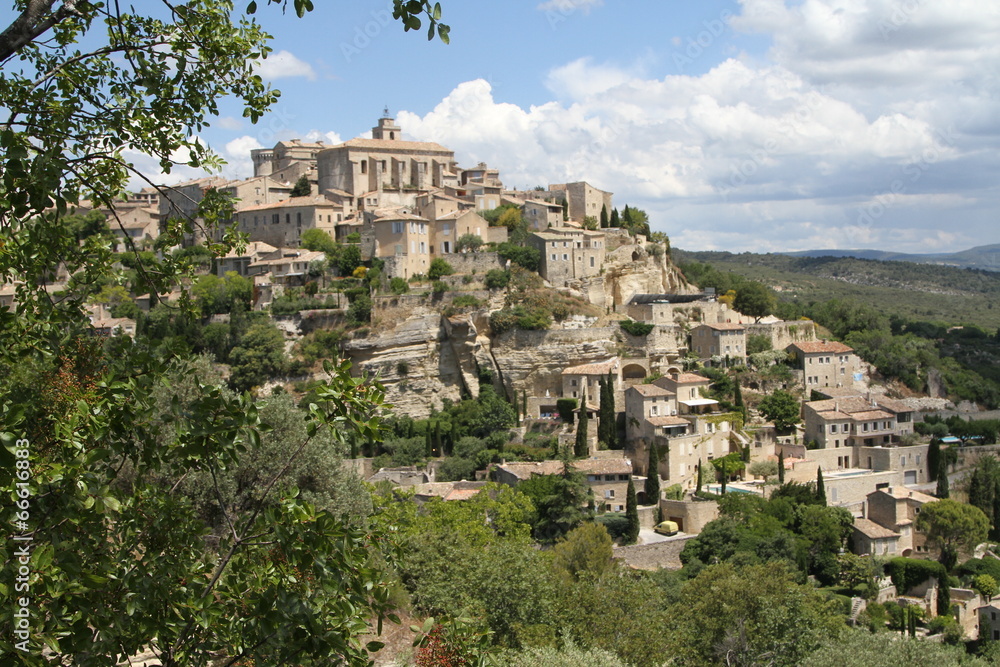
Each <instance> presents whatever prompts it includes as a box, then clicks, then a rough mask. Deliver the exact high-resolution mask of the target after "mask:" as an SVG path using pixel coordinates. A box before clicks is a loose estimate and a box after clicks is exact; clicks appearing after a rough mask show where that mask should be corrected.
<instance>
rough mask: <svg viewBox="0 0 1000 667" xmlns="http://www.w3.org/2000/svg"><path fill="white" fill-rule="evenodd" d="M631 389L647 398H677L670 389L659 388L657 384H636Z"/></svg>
mask: <svg viewBox="0 0 1000 667" xmlns="http://www.w3.org/2000/svg"><path fill="white" fill-rule="evenodd" d="M629 389H635V390H636V391H637V392H639V393H640V394H641V395H642V396H645V397H646V398H652V397H655V396H676V395H677V394H675V393H674V392H672V391H670V390H669V389H664V388H663V387H660V386H657V385H655V384H634V385H632V386H631V387H629Z"/></svg>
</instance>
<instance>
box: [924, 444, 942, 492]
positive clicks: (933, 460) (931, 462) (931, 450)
mask: <svg viewBox="0 0 1000 667" xmlns="http://www.w3.org/2000/svg"><path fill="white" fill-rule="evenodd" d="M940 467H941V443H940V441H938V439H937V438H931V444H930V446H929V447H928V448H927V478H928V479H929V480H930V481H932V482H933V481H936V480H937V477H938V470H939V469H940Z"/></svg>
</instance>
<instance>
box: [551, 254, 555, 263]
mask: <svg viewBox="0 0 1000 667" xmlns="http://www.w3.org/2000/svg"><path fill="white" fill-rule="evenodd" d="M552 261H553V262H554V261H556V256H555V255H554V254H553V255H552Z"/></svg>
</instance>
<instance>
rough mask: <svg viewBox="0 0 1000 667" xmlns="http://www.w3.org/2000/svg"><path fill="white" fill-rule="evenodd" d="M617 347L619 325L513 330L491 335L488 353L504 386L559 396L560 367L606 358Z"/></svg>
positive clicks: (611, 355)
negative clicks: (493, 336)
mask: <svg viewBox="0 0 1000 667" xmlns="http://www.w3.org/2000/svg"><path fill="white" fill-rule="evenodd" d="M619 346H620V342H619V337H618V327H599V328H591V329H553V330H549V331H521V330H512V331H506V332H504V333H502V334H500V335H499V336H497V337H496V338H494V340H493V344H492V347H491V348H490V353H491V354H490V356H491V358H492V360H493V362H494V365H495V368H496V369H497V374H498V376H499V377H498V379H499V380H500V381H501V382H502V383H503V385H504V387H506V388H508V389H513V390H516V391H518V392H520V391H521V390H526V391H527V392H528V395H529V396H544V395H545V392H546V390H548V391H549V393H550V395H552V396H559V395H560V392H561V391H562V369H563V368H568V367H570V366H578V365H580V364H589V363H597V362H600V361H607V360H608V359H609V358H611V357H613V356H615V355H616V354H617V353H618V349H619Z"/></svg>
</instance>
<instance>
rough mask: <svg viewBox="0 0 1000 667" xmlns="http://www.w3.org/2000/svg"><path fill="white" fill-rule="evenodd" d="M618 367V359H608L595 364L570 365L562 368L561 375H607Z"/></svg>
mask: <svg viewBox="0 0 1000 667" xmlns="http://www.w3.org/2000/svg"><path fill="white" fill-rule="evenodd" d="M617 367H618V359H617V358H614V359H608V360H607V361H601V362H598V363H596V364H582V365H580V366H570V367H569V368H564V369H563V371H562V374H563V375H607V374H608V373H610V372H611V371H614V370H615V369H616V368H617Z"/></svg>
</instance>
